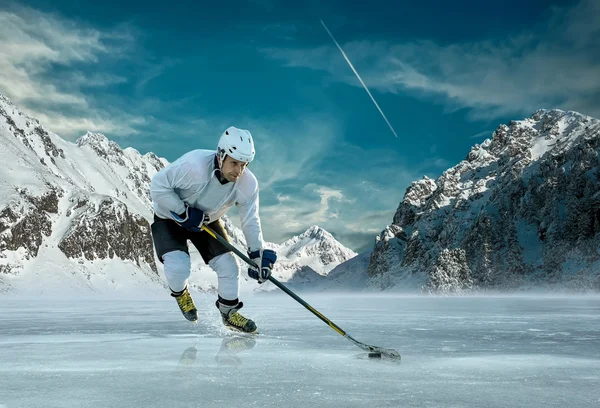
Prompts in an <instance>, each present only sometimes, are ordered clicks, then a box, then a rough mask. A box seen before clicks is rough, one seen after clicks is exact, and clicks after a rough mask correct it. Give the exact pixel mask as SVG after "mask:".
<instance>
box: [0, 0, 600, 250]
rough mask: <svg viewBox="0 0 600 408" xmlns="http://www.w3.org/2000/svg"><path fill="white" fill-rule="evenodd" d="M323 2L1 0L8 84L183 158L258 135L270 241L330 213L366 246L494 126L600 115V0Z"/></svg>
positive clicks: (341, 229) (34, 104)
mask: <svg viewBox="0 0 600 408" xmlns="http://www.w3.org/2000/svg"><path fill="white" fill-rule="evenodd" d="M320 3H322V2H319V1H312V0H311V1H307V2H302V3H297V4H292V3H291V2H287V1H281V2H277V1H270V0H247V1H241V0H240V1H233V2H208V1H201V2H191V1H190V2H184V1H174V2H164V1H132V0H130V1H109V0H104V1H93V2H92V1H89V2H82V1H70V0H69V1H60V0H59V1H38V0H34V1H27V2H15V1H9V2H2V3H0V93H3V94H5V95H7V96H8V97H9V98H11V99H12V100H13V102H15V103H16V104H17V105H18V106H20V108H21V109H22V110H24V111H26V112H27V113H29V114H31V115H33V116H35V117H37V118H38V119H40V120H41V121H42V123H44V124H45V125H46V126H47V127H48V128H50V129H51V130H53V131H54V132H56V133H58V134H59V135H61V136H62V137H64V138H65V139H68V140H73V141H74V140H76V139H77V137H79V136H80V135H82V134H84V133H85V131H87V130H91V131H98V132H102V133H104V134H106V136H107V137H109V138H110V139H113V140H115V141H116V142H118V143H119V144H120V145H121V146H122V147H126V146H132V147H134V148H136V149H138V150H139V151H140V152H142V153H145V152H148V151H152V152H154V153H156V154H157V155H159V156H162V157H165V158H167V159H168V160H171V161H172V160H175V159H176V158H177V157H179V156H180V155H181V154H183V153H185V152H186V151H188V150H191V149H195V148H208V149H213V148H215V144H216V142H217V140H218V137H219V135H220V134H221V133H222V131H223V130H224V129H225V128H226V127H228V126H230V125H234V126H237V127H241V128H246V129H249V130H250V131H251V132H252V134H253V135H254V138H255V140H256V149H257V156H256V160H255V162H253V163H252V165H251V169H252V171H253V172H254V173H255V174H256V175H257V177H258V179H259V183H260V185H261V218H262V222H263V226H264V233H265V238H266V239H267V240H269V241H274V242H280V241H282V240H284V239H286V238H289V237H291V236H292V235H294V234H297V233H298V232H301V231H304V230H305V229H306V228H307V227H309V226H310V225H313V224H317V225H320V226H321V227H323V228H325V229H327V230H328V231H330V232H331V233H333V234H334V235H335V236H336V237H337V238H338V239H339V240H340V241H341V242H342V243H344V244H345V245H347V246H349V247H351V248H353V249H355V250H357V251H362V250H364V249H367V248H370V247H371V246H372V243H373V239H374V236H375V235H376V234H377V233H379V232H380V231H381V230H382V229H383V228H384V227H385V226H386V225H388V224H389V223H390V222H391V220H392V217H393V214H394V212H395V210H396V208H397V206H398V204H399V202H400V200H401V199H402V197H403V195H404V191H405V189H406V187H407V186H408V185H409V184H410V182H411V181H414V180H417V179H419V178H421V177H423V176H424V175H427V176H429V177H432V178H437V177H438V176H439V175H441V173H442V172H443V171H444V170H446V169H447V168H449V167H452V166H454V165H455V164H457V163H458V162H459V161H460V160H462V159H464V157H465V156H466V155H467V153H468V151H469V149H470V147H471V146H472V145H474V144H475V143H480V142H482V141H483V140H485V139H486V138H489V137H491V134H492V132H493V130H494V129H495V128H496V127H497V126H498V125H499V124H501V123H506V122H508V121H509V120H512V119H522V118H524V117H528V116H530V115H532V114H533V113H534V112H535V110H537V109H539V108H559V109H565V110H576V111H579V112H581V113H584V114H588V115H592V116H595V117H600V75H599V73H600V40H599V39H600V18H598V16H599V15H600V3H599V2H597V1H593V0H587V1H586V0H584V1H580V2H576V1H555V2H551V1H538V0H532V1H528V2H521V1H506V2H492V3H493V4H492V3H490V4H487V2H481V1H463V2H445V3H446V4H438V3H437V1H436V2H433V1H419V2H404V3H405V4H403V2H389V1H388V2H382V1H373V0H371V1H368V2H367V1H362V2H359V1H345V2H343V1H328V2H326V3H327V4H326V5H323V4H320ZM415 3H416V4H415ZM484 3H485V4H484ZM320 19H322V20H323V21H324V22H325V23H326V24H327V27H328V28H329V30H330V31H331V33H332V34H333V36H334V37H335V38H336V40H337V41H338V42H339V44H340V45H341V46H342V48H343V49H344V51H345V52H346V54H347V56H348V58H349V59H350V60H351V62H352V63H353V65H354V67H355V68H356V70H357V71H358V73H359V74H360V75H361V77H362V79H363V80H364V82H365V84H366V85H367V87H368V88H369V89H370V91H371V93H372V95H373V97H374V98H375V99H376V101H377V102H378V104H379V106H380V107H381V109H382V111H383V113H384V114H385V116H386V117H387V119H388V120H389V122H390V124H391V126H392V127H393V128H394V129H395V131H396V133H397V135H398V136H397V137H396V136H394V134H393V133H392V131H391V130H390V128H389V127H388V125H387V124H386V122H385V120H384V118H383V117H382V115H381V114H380V112H379V111H378V110H377V108H376V107H375V105H374V104H373V102H372V101H371V99H370V98H369V96H368V94H367V93H366V92H365V90H364V89H363V87H362V86H361V84H360V82H359V80H358V79H357V77H356V76H355V75H354V73H353V71H352V70H351V68H350V67H349V65H348V64H347V62H346V61H345V60H344V58H343V56H342V54H341V53H340V51H339V50H338V49H337V48H336V46H335V44H334V43H333V41H332V39H331V38H330V37H329V35H328V34H327V32H326V31H325V29H324V28H323V26H322V25H321V23H320ZM232 215H233V216H234V217H232V218H235V214H232Z"/></svg>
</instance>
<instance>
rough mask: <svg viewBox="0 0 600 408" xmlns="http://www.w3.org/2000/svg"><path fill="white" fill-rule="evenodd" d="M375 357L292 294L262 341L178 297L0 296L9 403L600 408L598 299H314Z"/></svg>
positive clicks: (255, 300)
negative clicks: (396, 358) (186, 314)
mask: <svg viewBox="0 0 600 408" xmlns="http://www.w3.org/2000/svg"><path fill="white" fill-rule="evenodd" d="M302 296H303V297H304V298H305V300H307V301H308V302H309V303H310V304H311V305H312V306H314V307H315V308H317V309H318V310H319V311H320V312H322V313H323V314H324V315H325V316H327V317H328V318H330V319H331V320H333V321H334V322H335V323H337V324H338V325H339V326H340V327H342V328H343V329H344V330H346V331H348V332H349V333H351V334H352V336H354V337H355V338H356V339H357V340H359V341H362V342H365V343H367V344H372V345H376V346H381V347H390V348H393V349H396V350H398V351H399V352H400V353H402V363H401V364H395V363H390V362H385V361H377V360H368V359H366V358H365V353H364V352H363V351H362V350H360V349H359V348H357V347H356V346H354V345H353V344H352V343H351V342H349V341H348V340H346V339H344V338H343V337H341V336H340V335H338V334H337V333H336V332H334V331H333V330H332V329H331V328H329V327H328V326H327V325H325V324H323V323H322V322H321V321H320V320H318V319H317V318H316V317H315V316H313V315H312V314H310V313H309V312H308V311H307V310H306V309H304V308H303V307H301V306H300V305H299V304H298V303H296V302H295V301H294V300H293V299H291V298H289V297H288V296H287V295H285V294H255V295H252V296H247V297H246V298H245V299H243V300H244V302H245V304H246V306H245V307H244V309H243V312H244V313H245V314H246V315H247V316H249V317H252V318H254V319H255V320H256V322H257V324H258V325H259V328H260V329H261V334H260V335H259V336H257V337H255V338H252V337H242V336H236V335H233V334H231V333H230V332H227V331H225V330H223V329H222V327H221V324H220V321H219V318H218V316H217V311H216V309H215V308H214V306H213V302H214V299H213V297H212V296H208V295H200V294H196V303H197V305H198V306H199V309H200V322H199V324H198V325H192V324H189V323H187V322H185V321H184V320H183V319H182V317H181V315H180V314H179V311H178V310H177V309H176V305H175V302H174V301H173V300H172V299H171V298H169V297H168V295H166V294H165V296H164V297H160V298H156V299H144V300H123V299H98V298H87V299H84V298H80V299H72V300H68V301H66V300H57V299H49V298H45V299H42V300H40V299H31V298H29V299H25V298H14V297H6V296H5V297H3V298H0V407H2V408H13V407H15V408H16V407H18V408H27V407H35V408H41V407H44V408H46V407H64V408H70V407H128V408H130V407H165V408H167V407H169V408H170V407H186V408H189V407H219V408H223V407H286V408H291V407H486V408H489V407H510V408H513V407H524V406H527V407H545V408H547V407H592V406H600V391H599V390H600V386H599V384H600V298H598V297H574V298H569V297H449V298H437V297H400V296H393V295H387V296H384V297H376V296H373V295H364V294H361V295H331V294H327V295H324V294H303V295H302Z"/></svg>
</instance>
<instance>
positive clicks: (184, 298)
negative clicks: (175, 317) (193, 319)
mask: <svg viewBox="0 0 600 408" xmlns="http://www.w3.org/2000/svg"><path fill="white" fill-rule="evenodd" d="M176 299H177V303H179V307H181V310H183V311H184V312H186V313H187V312H190V311H192V310H194V309H196V305H194V300H193V299H192V296H191V295H190V292H188V291H187V290H186V291H185V292H183V293H182V294H181V296H178V297H177V298H176Z"/></svg>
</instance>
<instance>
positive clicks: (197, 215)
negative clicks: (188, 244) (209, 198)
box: [171, 204, 208, 232]
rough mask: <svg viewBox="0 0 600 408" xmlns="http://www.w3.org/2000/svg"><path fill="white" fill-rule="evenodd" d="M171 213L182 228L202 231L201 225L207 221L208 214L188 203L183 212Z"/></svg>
mask: <svg viewBox="0 0 600 408" xmlns="http://www.w3.org/2000/svg"><path fill="white" fill-rule="evenodd" d="M171 215H172V216H173V219H174V220H175V222H176V223H177V224H179V225H180V226H181V227H182V228H185V229H187V230H190V231H193V232H200V231H201V230H200V227H201V226H202V224H204V222H205V221H207V218H208V217H207V216H206V215H205V214H204V211H202V210H199V209H197V208H194V207H190V206H188V205H187V204H186V205H185V211H184V212H183V213H182V214H175V213H174V212H173V211H171Z"/></svg>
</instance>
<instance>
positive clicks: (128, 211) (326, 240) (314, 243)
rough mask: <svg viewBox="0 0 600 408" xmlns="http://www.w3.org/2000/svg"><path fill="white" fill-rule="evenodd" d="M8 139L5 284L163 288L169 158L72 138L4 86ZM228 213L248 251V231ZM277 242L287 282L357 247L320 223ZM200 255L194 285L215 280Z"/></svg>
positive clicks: (0, 184)
mask: <svg viewBox="0 0 600 408" xmlns="http://www.w3.org/2000/svg"><path fill="white" fill-rule="evenodd" d="M0 143H1V146H0V161H1V162H2V163H4V165H3V166H2V168H0V175H1V178H0V291H17V292H32V293H39V292H44V291H55V290H59V289H69V288H70V289H82V288H83V289H87V290H93V291H113V290H130V289H132V288H141V289H143V290H145V291H162V290H164V288H165V286H166V285H165V282H164V279H163V275H162V271H161V264H160V263H159V262H158V260H157V259H155V256H154V250H153V245H152V239H151V235H150V222H152V205H151V201H150V195H149V186H150V180H151V178H152V176H153V175H154V174H155V173H156V172H157V171H159V170H160V169H161V168H163V167H164V166H165V165H167V164H168V163H167V161H166V160H165V159H162V158H159V157H157V156H155V155H154V154H152V153H147V154H145V155H142V154H140V153H139V152H138V151H137V150H135V149H132V148H126V149H121V148H120V147H119V145H118V144H116V143H114V142H112V141H109V140H108V139H107V138H106V137H105V136H104V135H101V134H96V133H87V134H86V135H84V136H82V137H81V138H79V139H78V140H77V142H76V143H71V142H67V141H65V140H64V139H62V138H60V137H59V136H58V135H56V134H54V133H52V132H50V131H48V130H47V129H45V128H44V126H43V125H42V124H40V123H39V122H38V121H37V120H36V119H34V118H31V117H29V116H27V115H26V114H24V113H22V112H20V111H19V110H18V109H17V107H16V106H14V105H13V104H12V103H11V102H10V101H9V100H8V99H6V98H5V97H4V96H2V95H0ZM225 220H226V229H227V231H228V233H229V236H230V237H231V238H232V241H233V242H234V244H235V245H236V246H238V247H239V248H240V249H242V250H244V247H245V245H244V242H243V234H242V233H241V231H239V230H238V229H237V228H236V227H235V226H233V225H232V224H231V223H230V222H229V221H228V220H227V219H226V218H225ZM315 231H316V232H315ZM269 245H270V246H272V247H275V248H277V249H278V251H280V259H281V262H280V263H279V264H278V267H277V268H276V270H275V276H277V277H279V278H281V279H282V280H284V281H287V280H288V279H291V278H292V276H293V275H294V274H295V273H296V272H297V271H300V270H303V269H304V270H305V269H306V267H309V268H312V269H314V270H315V271H317V272H318V273H319V274H323V275H324V274H327V272H329V270H331V269H332V268H333V267H335V266H336V265H337V264H339V263H340V262H343V261H345V260H347V259H349V258H351V257H352V256H354V255H356V254H355V253H353V252H352V251H350V250H348V249H347V248H345V247H343V246H342V245H341V244H339V243H338V242H337V241H336V240H335V239H334V238H333V237H332V236H331V235H330V234H328V233H327V232H326V231H323V230H321V229H320V228H318V227H312V228H311V229H309V230H308V231H307V232H306V233H304V234H302V235H301V236H299V237H294V238H292V239H291V240H290V241H288V242H287V243H283V244H281V245H278V244H271V243H270V244H269ZM192 257H193V260H194V262H193V265H192V268H193V272H192V279H191V284H192V286H193V287H194V288H196V289H199V290H211V289H213V288H214V287H215V286H216V283H217V279H216V275H215V274H214V272H212V271H211V270H210V269H209V268H208V267H207V266H205V265H204V264H203V262H202V261H201V258H200V256H199V254H197V253H196V252H195V249H193V247H192ZM244 282H246V281H244ZM245 286H246V287H245V290H252V289H254V288H255V287H256V286H257V285H256V284H255V282H249V283H247V284H245Z"/></svg>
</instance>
